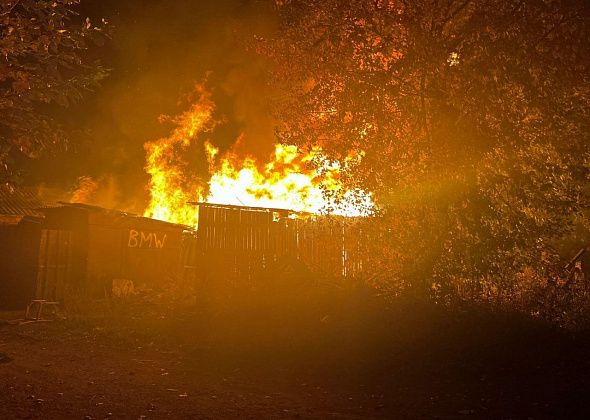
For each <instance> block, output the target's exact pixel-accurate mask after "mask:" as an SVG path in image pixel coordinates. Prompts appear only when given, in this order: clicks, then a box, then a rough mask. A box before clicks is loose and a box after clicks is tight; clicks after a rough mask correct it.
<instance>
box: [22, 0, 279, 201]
mask: <svg viewBox="0 0 590 420" xmlns="http://www.w3.org/2000/svg"><path fill="white" fill-rule="evenodd" d="M82 3H83V4H82V7H81V10H80V12H81V16H82V17H84V16H89V17H91V19H93V20H94V21H98V20H100V19H101V18H103V17H104V18H105V19H107V20H108V21H109V22H110V24H111V25H112V26H113V27H114V33H113V36H112V39H110V40H109V41H107V43H106V45H104V46H103V47H101V48H98V49H97V50H96V51H92V54H93V55H95V56H96V57H97V58H99V59H100V60H101V61H102V63H103V65H104V66H105V67H107V68H110V69H111V71H112V72H111V75H110V77H109V78H108V79H107V80H105V81H104V82H103V83H102V88H101V89H100V90H99V91H97V92H91V93H88V94H87V95H86V99H85V101H84V102H83V103H80V104H76V105H73V106H71V107H70V108H68V109H65V110H55V112H56V114H57V116H58V120H60V121H61V122H62V123H63V124H65V125H66V126H67V127H68V128H70V129H72V130H73V131H74V134H73V136H72V140H73V141H72V143H71V145H70V147H69V148H68V150H67V151H60V152H57V153H52V154H51V155H47V156H46V157H44V158H43V159H41V160H40V161H35V162H32V163H31V164H32V165H33V166H32V167H31V168H30V170H29V177H30V180H29V181H30V182H33V183H35V182H44V183H46V185H48V186H51V187H59V188H60V189H63V190H65V191H68V190H72V189H73V188H75V185H76V180H77V178H78V177H79V176H91V177H93V178H94V179H96V180H97V181H99V182H101V183H102V184H104V185H105V188H107V184H108V188H110V189H112V190H113V191H111V192H110V193H109V196H110V197H111V200H110V201H113V202H111V203H97V204H102V205H110V206H112V207H119V208H128V209H129V210H134V211H141V210H142V208H143V206H145V201H146V200H147V191H146V186H147V182H148V178H147V176H146V175H145V172H144V170H143V166H144V149H143V144H144V143H145V142H147V141H153V140H156V139H158V138H160V137H162V136H166V135H167V134H168V133H169V131H170V128H171V127H170V125H166V124H162V123H160V122H159V121H158V117H159V116H160V115H176V114H178V113H180V112H182V111H183V109H186V105H187V104H186V101H185V102H184V103H183V98H186V96H187V95H188V94H190V93H191V92H192V91H193V87H194V85H195V84H196V83H199V82H201V81H203V80H204V79H205V78H207V85H208V87H209V88H210V89H211V91H212V93H213V98H214V101H215V103H216V106H217V115H216V117H217V118H218V119H219V120H220V121H223V123H222V124H219V125H218V126H217V128H216V129H215V130H214V131H213V132H212V133H209V134H208V138H209V139H210V140H211V141H212V142H213V143H215V144H217V145H218V146H221V148H222V150H223V149H224V148H227V147H229V146H230V145H231V144H232V143H233V142H234V141H235V140H236V138H237V137H238V136H239V135H240V134H241V133H245V137H246V143H247V144H248V147H249V148H250V149H251V151H252V153H257V152H258V153H265V152H266V151H267V148H268V145H271V144H272V143H273V142H274V139H273V125H272V121H271V119H270V116H269V114H270V112H269V106H268V98H269V95H270V94H269V92H268V88H267V83H266V73H265V69H268V68H269V63H263V62H261V59H260V58H259V57H255V56H254V55H253V54H252V53H249V52H247V51H246V49H245V48H244V46H243V42H242V41H243V40H247V39H248V38H251V37H252V36H253V34H254V33H256V34H263V35H264V34H271V33H272V31H273V30H274V22H273V16H272V10H269V9H268V3H267V2H261V1H244V0H198V1H195V0H193V1H190V0H180V1H178V0H175V1H166V0H148V1H138V0H126V1H120V0H102V1H96V0H95V1H91V0H86V1H83V2H82ZM264 145H266V146H264Z"/></svg>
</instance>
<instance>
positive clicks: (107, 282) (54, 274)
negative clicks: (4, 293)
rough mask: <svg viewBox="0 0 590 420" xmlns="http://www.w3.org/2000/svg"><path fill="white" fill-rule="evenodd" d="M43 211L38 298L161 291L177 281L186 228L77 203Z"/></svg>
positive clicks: (95, 296) (173, 285) (62, 298)
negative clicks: (118, 288) (124, 290)
mask: <svg viewBox="0 0 590 420" xmlns="http://www.w3.org/2000/svg"><path fill="white" fill-rule="evenodd" d="M61 204H62V206H61V207H57V208H48V209H45V210H44V213H45V223H44V226H43V229H42V231H41V244H40V251H39V274H38V280H37V290H36V295H37V298H44V299H51V300H60V301H62V300H64V298H65V299H67V298H68V296H72V295H73V296H84V297H89V298H101V297H105V296H110V295H111V294H112V293H113V287H114V285H115V288H116V286H117V284H126V285H127V286H125V287H126V288H127V289H128V288H129V287H130V286H129V285H131V287H133V288H134V289H137V288H142V289H157V290H165V289H168V288H170V287H177V286H178V284H179V281H180V280H181V278H182V270H181V269H182V266H181V265H182V261H183V259H182V252H181V251H182V243H183V236H185V235H186V234H187V232H188V228H187V227H185V226H182V225H176V224H172V223H167V222H162V221H159V220H155V219H149V218H145V217H140V216H136V215H133V214H129V213H125V212H121V211H115V210H108V209H104V208H101V207H96V206H90V205H86V204H77V203H61Z"/></svg>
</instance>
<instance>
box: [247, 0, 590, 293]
mask: <svg viewBox="0 0 590 420" xmlns="http://www.w3.org/2000/svg"><path fill="white" fill-rule="evenodd" d="M276 6H277V10H278V11H279V13H280V16H281V20H280V27H279V28H280V29H279V31H277V33H278V35H277V37H276V38H275V39H264V40H261V41H260V42H259V43H258V44H257V48H259V50H260V51H261V52H262V53H263V54H266V55H267V56H269V57H271V58H273V59H274V60H275V62H276V63H277V67H276V70H275V75H276V78H275V80H274V81H275V83H276V85H277V86H278V87H279V88H282V89H284V94H283V95H281V96H280V98H281V101H279V102H278V103H277V109H278V114H279V116H280V117H281V121H283V125H282V126H281V127H280V129H279V135H280V136H281V138H282V139H283V140H284V141H286V142H289V143H296V144H299V145H301V146H303V147H305V146H306V145H310V144H317V143H320V144H321V145H322V146H323V148H324V150H325V151H326V152H327V153H328V154H329V155H330V156H334V157H337V158H339V157H340V158H341V157H343V156H345V155H346V154H347V153H348V152H349V151H350V150H363V151H364V153H365V156H364V158H363V160H362V163H361V164H360V165H359V166H357V167H355V170H354V173H352V174H350V176H349V182H350V183H351V184H352V185H354V186H360V187H363V188H367V189H369V190H371V191H373V192H374V193H375V196H376V198H377V200H378V203H379V205H380V207H381V209H382V210H383V215H384V219H383V220H384V224H383V226H382V233H381V234H380V235H376V236H375V237H376V238H377V237H381V238H384V241H380V242H377V241H375V245H374V246H373V247H372V249H370V251H369V253H370V254H371V255H374V256H375V261H376V264H373V265H371V267H372V268H373V270H375V271H378V272H381V273H386V275H384V277H386V279H393V281H398V282H407V280H408V279H412V285H413V286H417V287H419V288H421V289H422V290H424V286H427V287H432V290H434V291H435V292H436V294H439V295H440V294H445V291H448V290H451V289H452V290H454V291H460V293H462V294H464V295H470V296H473V295H476V296H479V297H485V298H494V299H495V298H498V299H511V297H510V296H514V293H515V287H517V286H516V283H515V282H516V280H517V279H518V278H519V276H521V275H522V273H524V272H527V273H532V274H530V275H531V276H534V277H535V278H536V279H537V280H539V281H540V280H541V279H544V278H547V277H548V276H549V271H550V270H552V269H553V268H554V267H555V264H556V261H557V256H556V252H555V250H554V247H553V243H554V241H555V240H556V239H558V238H560V237H563V236H564V235H567V234H568V232H569V231H570V230H571V227H572V225H573V223H575V222H576V220H578V219H582V218H583V217H582V215H583V212H584V210H585V209H587V208H588V206H589V200H588V190H589V188H588V185H589V183H588V181H589V178H588V173H589V172H588V170H589V167H590V155H589V150H590V148H589V147H588V146H589V145H590V141H589V140H590V138H589V137H590V130H589V128H590V127H589V122H590V115H589V114H590V83H589V82H590V72H589V64H590V62H589V60H590V44H588V42H587V40H588V39H589V36H590V31H589V20H588V13H589V11H590V9H589V6H588V4H587V2H579V1H569V0H551V1H524V0H510V1H504V0H502V1H500V0H484V1H471V0H417V1H400V0H373V1H366V0H350V1H346V2H341V1H338V0H280V1H276ZM384 244H387V246H384ZM386 279H385V278H384V281H385V280H386Z"/></svg>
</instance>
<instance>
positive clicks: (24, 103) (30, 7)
mask: <svg viewBox="0 0 590 420" xmlns="http://www.w3.org/2000/svg"><path fill="white" fill-rule="evenodd" d="M78 4H79V0H51V1H44V0H7V1H3V2H2V3H1V4H0V34H1V38H0V178H1V180H2V182H7V181H8V182H10V181H15V179H16V177H17V175H18V174H17V171H16V169H17V168H16V167H15V163H14V159H15V158H16V157H18V156H19V155H24V156H26V157H33V158H34V157H36V156H38V155H39V154H40V153H41V152H43V151H44V150H47V149H50V148H55V147H58V146H60V145H63V144H64V143H65V142H66V138H65V134H64V133H63V132H62V131H61V130H60V128H59V125H58V124H57V123H56V122H55V121H54V119H52V118H51V117H50V113H49V112H47V110H48V107H49V106H52V105H59V106H63V107H67V106H69V105H71V104H73V103H76V102H78V101H80V100H81V99H82V95H83V92H84V91H89V90H92V89H95V88H96V87H97V86H98V82H99V81H100V80H101V79H103V78H104V77H106V75H107V71H106V70H105V69H103V68H102V67H101V65H100V64H99V63H98V62H97V61H93V60H92V59H91V58H90V57H89V54H88V51H89V49H90V47H91V46H93V45H98V44H100V43H101V42H102V41H103V36H104V35H106V33H105V27H106V26H105V23H106V22H104V21H103V22H102V23H101V24H100V25H99V26H95V25H94V24H93V23H92V22H90V20H89V19H86V20H82V19H80V18H79V16H78V15H77V14H76V12H75V7H76V6H77V5H78Z"/></svg>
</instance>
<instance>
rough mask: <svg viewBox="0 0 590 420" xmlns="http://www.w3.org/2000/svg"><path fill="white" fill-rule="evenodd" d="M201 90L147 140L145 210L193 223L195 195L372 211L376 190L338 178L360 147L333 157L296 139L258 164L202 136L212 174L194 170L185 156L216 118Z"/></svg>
mask: <svg viewBox="0 0 590 420" xmlns="http://www.w3.org/2000/svg"><path fill="white" fill-rule="evenodd" d="M199 94H200V99H199V101H197V103H195V104H194V105H193V106H192V107H191V109H189V110H188V111H187V112H185V113H184V114H182V115H181V116H179V117H177V118H175V119H173V120H172V121H173V122H174V124H175V125H176V128H175V129H174V130H173V132H172V133H171V135H170V136H169V137H166V138H163V139H160V140H158V141H155V142H150V143H147V144H146V146H145V149H146V153H147V166H146V171H147V172H148V174H149V175H150V177H151V180H150V194H151V201H150V204H149V206H148V208H147V209H146V211H145V216H147V217H153V218H156V219H160V220H165V221H169V222H173V223H181V224H185V225H189V226H196V225H197V217H198V210H197V208H196V207H195V206H193V205H191V204H188V202H191V201H193V202H194V201H206V202H209V203H216V204H233V205H241V206H252V207H267V208H282V209H290V210H295V211H299V212H308V213H315V214H320V213H326V214H337V215H342V216H365V215H369V214H370V213H372V211H373V207H374V205H373V202H372V199H371V194H370V193H367V192H365V191H362V190H358V189H345V187H344V185H343V183H342V181H341V180H340V177H341V172H342V171H345V170H350V168H351V167H352V166H354V165H355V164H356V163H358V162H359V160H360V159H362V152H357V153H351V154H350V155H349V156H348V157H347V158H346V159H345V160H344V161H343V162H336V161H330V160H329V159H327V158H326V157H325V156H324V155H323V154H322V151H321V149H320V148H318V147H315V148H312V149H311V150H310V151H308V152H303V151H301V150H299V149H298V148H297V147H295V146H289V145H282V144H277V145H276V146H275V150H274V152H273V153H272V155H271V156H270V157H269V160H268V162H267V163H266V164H260V163H259V162H257V161H256V160H255V159H254V158H252V157H249V156H247V157H239V156H237V155H235V154H234V153H232V152H229V153H226V154H225V155H223V156H221V155H220V153H219V150H218V149H217V148H216V147H214V146H213V145H212V144H210V143H209V142H207V141H205V142H204V143H203V144H202V147H203V150H204V152H205V156H206V158H207V161H208V164H209V171H210V178H209V180H208V182H207V181H203V180H202V179H199V178H197V177H194V176H192V175H191V171H190V168H189V165H188V162H187V160H186V158H185V156H186V155H187V153H188V152H189V148H190V147H191V146H193V145H195V144H197V142H199V141H200V140H199V134H201V133H203V132H204V131H206V130H207V128H209V127H210V126H211V125H212V112H213V109H214V106H213V103H212V102H211V99H210V96H209V95H208V94H207V93H206V92H205V91H204V90H202V89H201V90H199ZM207 186H208V188H207Z"/></svg>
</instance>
